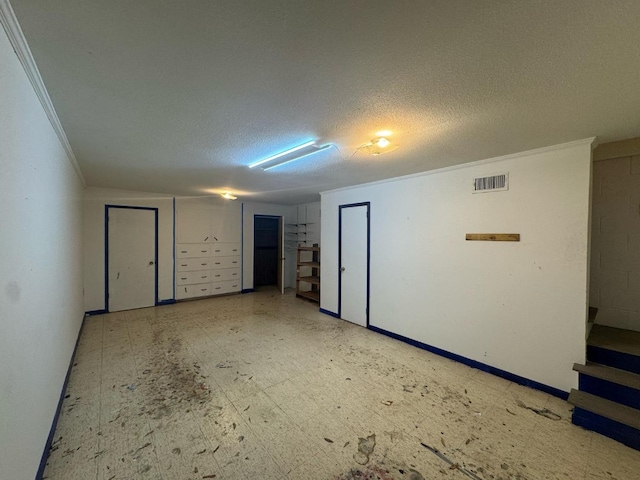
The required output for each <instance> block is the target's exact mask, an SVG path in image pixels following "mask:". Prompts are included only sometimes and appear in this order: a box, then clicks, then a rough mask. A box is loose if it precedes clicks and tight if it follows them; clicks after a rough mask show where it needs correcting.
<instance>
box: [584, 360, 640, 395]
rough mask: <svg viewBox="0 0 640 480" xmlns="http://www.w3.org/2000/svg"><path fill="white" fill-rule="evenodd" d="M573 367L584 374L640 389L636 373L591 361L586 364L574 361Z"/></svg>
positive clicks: (638, 376) (639, 379)
mask: <svg viewBox="0 0 640 480" xmlns="http://www.w3.org/2000/svg"><path fill="white" fill-rule="evenodd" d="M573 369H574V370H575V371H576V372H578V373H582V374H584V375H589V376H591V377H596V378H600V379H602V380H607V381H608V382H612V383H617V384H618V385H623V386H625V387H629V388H634V389H636V390H640V375H638V374H637V373H632V372H627V371H626V370H620V369H617V368H613V367H608V366H606V365H600V364H599V363H593V362H587V364H586V365H581V364H579V363H574V364H573Z"/></svg>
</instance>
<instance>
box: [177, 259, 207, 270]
mask: <svg viewBox="0 0 640 480" xmlns="http://www.w3.org/2000/svg"><path fill="white" fill-rule="evenodd" d="M209 269H211V259H210V258H180V259H176V271H178V272H186V271H189V270H209Z"/></svg>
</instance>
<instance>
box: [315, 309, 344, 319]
mask: <svg viewBox="0 0 640 480" xmlns="http://www.w3.org/2000/svg"><path fill="white" fill-rule="evenodd" d="M320 313H324V314H325V315H329V316H330V317H335V318H340V315H338V314H337V313H334V312H332V311H331V310H325V309H324V308H321V309H320Z"/></svg>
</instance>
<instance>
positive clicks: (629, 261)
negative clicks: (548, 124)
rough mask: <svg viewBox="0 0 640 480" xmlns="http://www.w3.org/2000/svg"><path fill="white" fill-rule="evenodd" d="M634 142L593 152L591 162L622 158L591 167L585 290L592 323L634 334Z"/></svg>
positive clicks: (637, 244)
mask: <svg viewBox="0 0 640 480" xmlns="http://www.w3.org/2000/svg"><path fill="white" fill-rule="evenodd" d="M634 140H635V141H634ZM638 140H639V139H631V140H628V141H625V142H615V143H614V144H605V145H601V146H600V147H598V149H596V151H595V152H594V155H595V156H596V159H598V157H601V156H603V155H606V154H607V153H608V154H609V155H616V154H617V153H618V152H620V153H623V154H624V156H622V157H616V156H614V157H613V158H606V157H605V158H604V159H602V160H599V161H596V162H594V165H593V187H594V188H593V217H592V220H593V228H592V234H591V238H592V253H591V290H590V298H591V302H590V303H591V305H592V306H594V307H598V315H597V317H596V323H598V324H602V325H608V326H611V327H616V328H625V329H628V330H635V331H640V142H638ZM622 146H625V147H626V148H624V149H622V148H620V147H622ZM601 147H602V148H601ZM613 147H617V148H615V149H614V148H613Z"/></svg>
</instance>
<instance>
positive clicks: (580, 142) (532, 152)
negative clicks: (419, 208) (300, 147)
mask: <svg viewBox="0 0 640 480" xmlns="http://www.w3.org/2000/svg"><path fill="white" fill-rule="evenodd" d="M596 141H597V139H596V137H588V138H583V139H582V140H574V141H573V142H566V143H560V144H558V145H551V146H548V147H542V148H536V149H533V150H526V151H524V152H517V153H510V154H508V155H502V156H500V157H492V158H486V159H483V160H476V161H473V162H468V163H461V164H459V165H451V166H448V167H442V168H436V169H434V170H427V171H424V172H418V173H412V174H409V175H402V176H400V177H393V178H385V179H383V180H377V181H374V182H368V183H360V184H358V185H351V186H349V187H341V188H336V189H334V190H327V191H324V192H320V195H321V196H322V195H325V194H331V193H337V192H347V191H349V190H353V189H355V188H361V187H371V186H374V185H382V184H385V183H391V182H398V181H401V180H409V179H412V178H420V177H426V176H429V175H437V174H439V173H446V172H452V171H455V170H461V169H464V168H471V167H475V166H480V165H488V164H491V163H496V162H502V161H505V160H511V159H514V158H519V157H527V156H530V155H536V154H540V153H547V152H555V151H558V150H564V149H565V148H571V147H577V146H579V145H593V144H594V142H596Z"/></svg>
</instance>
